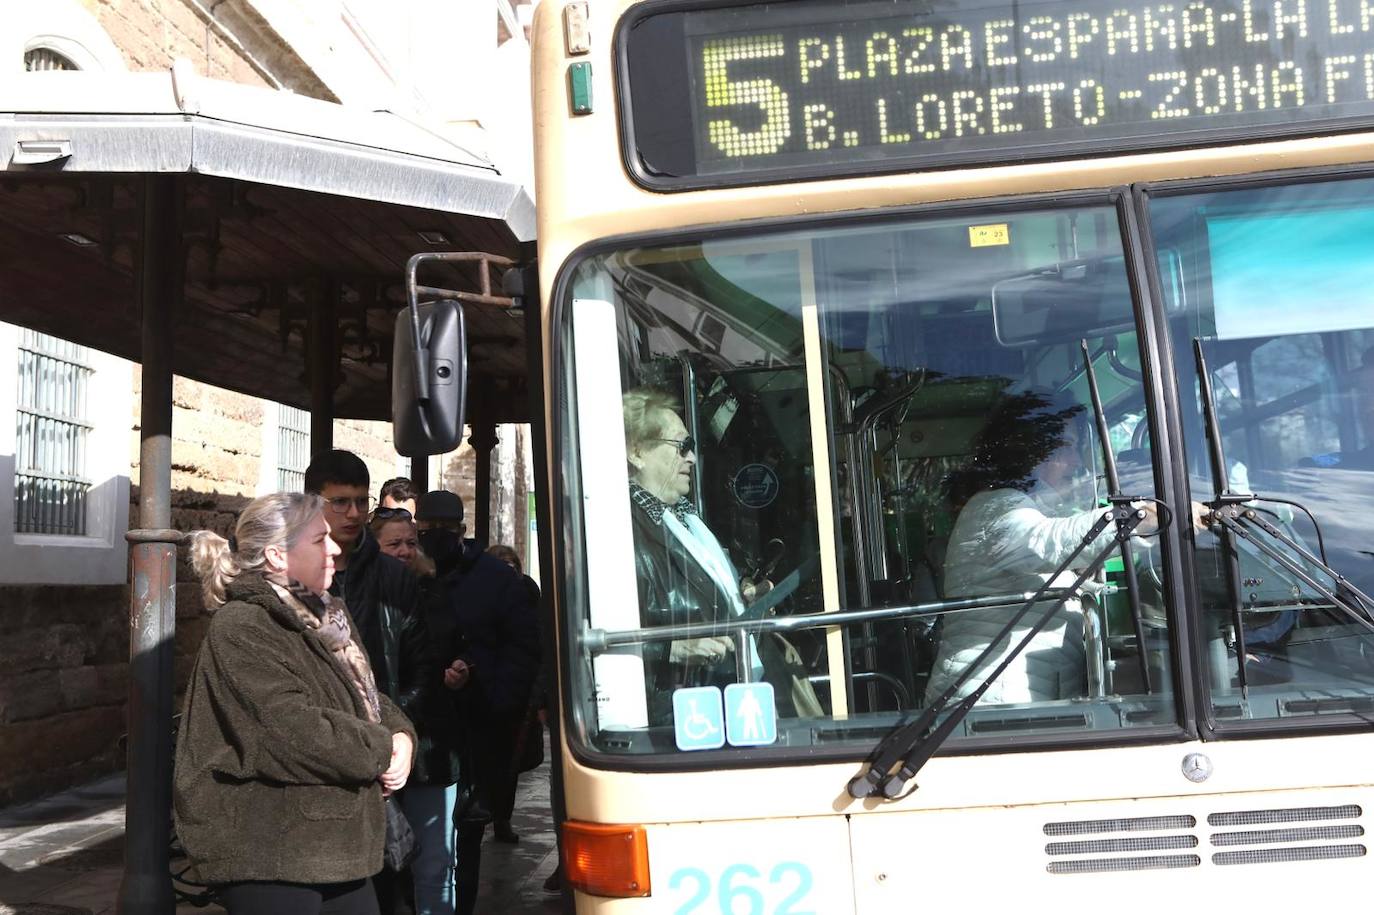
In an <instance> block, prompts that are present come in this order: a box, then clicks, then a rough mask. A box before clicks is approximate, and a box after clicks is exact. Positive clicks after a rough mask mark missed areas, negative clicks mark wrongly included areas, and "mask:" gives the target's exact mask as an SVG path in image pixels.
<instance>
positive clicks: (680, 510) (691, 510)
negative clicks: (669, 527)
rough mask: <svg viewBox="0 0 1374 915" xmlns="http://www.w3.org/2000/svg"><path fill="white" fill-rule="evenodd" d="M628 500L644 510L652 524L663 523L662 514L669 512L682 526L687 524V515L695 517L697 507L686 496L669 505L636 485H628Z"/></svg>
mask: <svg viewBox="0 0 1374 915" xmlns="http://www.w3.org/2000/svg"><path fill="white" fill-rule="evenodd" d="M630 498H631V499H632V500H633V501H634V503H635V504H636V505H638V506H639V507H640V508H641V509H643V510H644V513H645V514H646V515H648V516H649V517H650V518H652V519H653V522H654V524H662V523H663V513H664V512H665V511H669V510H671V511H672V513H673V514H674V515H677V520H679V521H681V522H682V523H683V524H686V523H687V516H688V515H695V514H696V513H697V507H696V506H695V505H693V504H692V500H691V499H688V498H687V497H686V496H683V497H682V498H681V499H678V500H677V501H676V502H675V503H673V504H672V505H669V504H668V503H667V502H664V501H663V500H662V499H660V498H659V497H658V496H656V495H654V494H653V493H651V492H649V490H647V489H645V488H644V487H643V486H640V485H639V484H638V483H631V484H630Z"/></svg>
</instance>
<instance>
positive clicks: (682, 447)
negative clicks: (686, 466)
mask: <svg viewBox="0 0 1374 915" xmlns="http://www.w3.org/2000/svg"><path fill="white" fill-rule="evenodd" d="M654 441H656V442H667V443H668V444H670V445H677V453H678V455H679V456H681V457H686V456H687V453H688V452H689V451H696V450H697V440H696V439H695V438H693V437H692V436H690V435H689V436H687V437H686V438H680V439H679V438H656V439H654Z"/></svg>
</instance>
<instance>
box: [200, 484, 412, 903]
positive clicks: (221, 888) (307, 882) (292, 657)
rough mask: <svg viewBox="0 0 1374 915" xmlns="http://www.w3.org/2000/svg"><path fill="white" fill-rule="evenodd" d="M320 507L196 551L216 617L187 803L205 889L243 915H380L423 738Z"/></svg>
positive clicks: (307, 500) (271, 509)
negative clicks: (379, 877)
mask: <svg viewBox="0 0 1374 915" xmlns="http://www.w3.org/2000/svg"><path fill="white" fill-rule="evenodd" d="M325 513H326V508H325V503H324V500H323V499H321V498H320V497H319V496H318V495H307V494H303V493H275V494H273V495H268V496H263V497H261V498H258V499H255V500H254V501H253V502H251V503H249V505H248V507H247V508H245V509H244V510H243V513H242V514H241V515H240V516H239V520H238V523H237V526H236V528H235V545H234V546H233V547H231V546H230V543H229V542H228V541H226V540H225V539H224V538H223V537H221V536H219V535H218V534H215V533H213V532H211V531H197V532H195V533H193V534H191V535H189V539H190V556H191V563H192V566H193V567H194V568H195V570H196V572H197V573H198V575H199V576H200V578H201V582H202V590H203V592H204V595H205V603H206V606H207V607H208V608H210V609H211V610H213V611H214V616H213V617H212V618H211V621H210V627H209V629H208V630H207V632H206V635H205V638H204V640H203V641H202V642H201V645H200V650H199V651H198V653H197V655H196V662H195V667H194V669H193V670H192V672H191V677H190V681H189V684H188V687H187V692H186V701H185V707H184V711H183V715H182V721H181V732H180V739H179V740H178V741H177V752H176V768H175V776H174V781H173V799H174V807H175V816H176V828H177V835H178V836H179V837H180V839H181V842H182V845H183V846H184V847H185V849H186V852H187V855H188V856H189V858H190V861H191V867H192V870H191V876H192V878H193V879H196V880H198V881H199V882H203V883H207V884H211V885H214V886H216V887H217V889H218V896H217V900H218V901H219V902H220V903H221V904H222V905H224V906H225V908H226V909H227V910H228V912H229V913H230V915H247V913H253V915H277V913H281V915H285V913H292V915H300V913H304V915H316V913H331V915H335V913H337V915H375V913H376V912H377V901H376V897H375V895H374V893H373V890H372V887H371V885H370V882H369V878H370V877H371V876H372V875H374V874H376V873H377V872H378V871H380V870H381V868H382V846H383V839H384V836H385V831H386V830H385V812H384V809H383V800H382V799H383V796H384V795H389V794H391V793H393V792H396V791H399V790H400V789H401V788H403V787H404V786H405V784H406V780H407V777H408V776H409V773H410V768H411V759H412V754H413V750H414V747H415V731H414V728H413V727H412V726H411V724H410V722H409V721H408V720H407V718H406V716H405V715H404V714H402V713H401V711H400V710H399V709H398V708H397V707H396V705H395V704H394V703H393V702H392V701H391V700H390V699H389V698H388V697H387V695H386V693H385V692H384V691H381V690H379V689H378V688H377V684H376V681H375V680H374V679H373V675H372V665H371V664H370V662H369V659H368V655H367V652H366V650H365V649H364V647H363V645H362V643H361V641H360V640H359V637H358V632H357V629H356V628H355V627H354V625H353V619H352V617H351V616H350V615H349V613H348V610H347V609H346V608H345V607H344V605H343V602H342V601H340V600H339V599H337V598H335V597H333V596H331V595H330V594H329V585H330V582H331V581H332V579H333V577H334V561H335V558H336V557H337V556H338V554H339V547H338V546H337V544H336V543H335V542H334V540H333V539H332V538H330V536H329V524H328V523H327V521H326V514H325Z"/></svg>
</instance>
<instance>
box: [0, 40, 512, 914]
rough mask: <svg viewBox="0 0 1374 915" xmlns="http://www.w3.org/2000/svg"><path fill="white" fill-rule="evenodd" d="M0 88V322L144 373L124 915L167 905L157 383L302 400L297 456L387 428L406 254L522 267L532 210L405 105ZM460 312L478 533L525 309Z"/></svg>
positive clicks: (21, 83) (245, 93) (83, 79)
mask: <svg viewBox="0 0 1374 915" xmlns="http://www.w3.org/2000/svg"><path fill="white" fill-rule="evenodd" d="M5 88H6V92H5V94H4V96H3V98H0V201H3V205H0V264H2V266H0V320H4V321H6V322H9V323H12V324H17V325H20V326H23V327H27V328H31V329H33V330H37V331H40V332H43V333H48V334H52V335H55V336H59V337H62V338H65V339H67V340H71V341H73V342H75V343H79V344H82V345H86V346H90V347H92V348H94V349H98V350H102V351H104V352H109V353H113V354H115V355H117V356H121V357H123V358H126V359H129V360H131V361H135V362H138V363H141V365H142V385H141V397H142V401H141V404H140V414H141V422H140V428H141V445H140V455H139V463H140V466H139V478H140V486H139V496H138V499H139V508H140V512H139V519H140V521H139V529H137V530H132V531H129V533H128V535H127V537H128V540H129V542H130V550H131V557H130V558H131V570H132V572H131V575H132V581H131V592H130V593H131V607H130V618H129V619H130V629H129V631H130V646H129V651H130V654H129V660H130V672H129V683H130V686H129V748H128V796H127V805H128V808H127V809H128V815H127V852H126V861H125V872H124V881H123V886H122V888H121V892H120V911H122V912H126V913H135V912H137V913H143V912H148V913H153V912H158V913H161V912H170V911H171V910H172V892H171V885H170V881H169V879H168V871H167V854H168V848H167V846H168V842H167V838H168V837H167V817H168V811H169V807H170V792H171V750H172V748H171V735H170V728H169V725H170V722H171V717H172V713H173V709H172V702H173V691H174V683H173V673H172V663H173V643H172V639H173V635H174V619H175V600H174V592H173V587H174V582H175V577H176V573H175V558H176V543H177V541H178V540H179V539H180V535H179V534H178V532H176V531H174V530H171V529H170V528H171V456H172V455H171V451H172V438H171V435H172V377H173V375H181V376H184V377H187V378H191V379H194V380H197V381H201V382H205V383H207V384H211V385H215V386H217V387H222V388H226V389H229V390H233V391H238V392H240V393H244V394H248V395H252V396H257V397H263V398H267V399H270V400H276V401H279V402H282V403H286V404H290V405H293V406H297V407H301V408H305V409H308V410H309V411H310V413H311V442H312V448H314V449H316V450H319V449H322V448H326V447H329V446H330V443H331V440H332V434H331V429H332V423H333V420H334V419H335V418H336V417H338V418H356V419H372V420H387V419H390V404H389V391H390V379H389V366H390V360H391V349H392V327H393V325H394V323H395V318H396V315H397V313H398V312H399V310H400V309H401V308H402V307H403V305H404V303H405V292H404V283H403V272H404V268H405V264H406V261H407V259H408V258H409V257H410V256H411V255H412V254H415V253H417V252H420V251H445V250H463V251H480V252H486V253H490V254H494V255H499V256H501V257H506V258H511V259H513V260H517V261H518V260H522V259H524V258H525V257H526V256H527V255H528V253H529V251H530V243H531V242H532V240H533V235H534V207H533V203H532V201H531V199H530V197H529V195H528V193H527V192H526V190H525V189H524V188H523V187H522V186H521V185H520V184H518V183H517V182H514V181H512V180H511V179H509V178H507V177H504V176H502V175H501V174H500V172H499V171H498V170H497V169H496V168H495V167H494V166H493V165H492V164H491V163H490V162H488V161H486V160H485V159H484V158H483V157H482V156H481V155H478V154H475V153H473V152H471V151H468V150H465V149H463V148H462V147H460V146H458V145H456V144H454V143H453V142H451V141H449V140H447V139H445V138H444V137H442V136H440V135H438V134H436V133H434V132H432V131H430V130H428V129H426V128H425V127H423V126H421V125H419V124H416V123H414V122H412V121H409V120H407V119H405V118H403V117H400V116H397V115H395V114H390V113H386V112H366V111H357V110H353V109H349V108H345V107H343V106H339V105H335V104H331V103H328V102H321V101H316V100H313V99H307V98H302V97H298V96H295V95H292V94H290V93H285V92H280V91H273V90H268V89H259V88H255V87H246V86H241V85H236V84H231V83H224V82H219V81H214V80H209V79H204V78H201V77H199V76H197V75H196V74H195V73H194V72H193V71H192V70H191V69H190V67H189V66H183V65H182V64H178V65H177V66H175V67H173V68H172V69H171V71H169V72H166V73H140V74H128V75H118V76H112V75H109V74H93V73H81V72H49V73H32V74H25V75H23V76H19V77H16V78H15V79H13V80H11V81H10V83H9V84H7V85H6V87H5ZM484 269H486V268H484V267H483V266H481V265H480V264H456V265H449V264H445V265H438V266H435V267H434V268H433V272H432V274H427V275H426V276H424V277H423V278H422V280H421V281H422V282H423V283H424V284H425V285H429V286H438V287H446V288H451V289H456V290H461V291H478V290H480V289H481V288H482V285H483V282H484V277H482V276H481V275H480V273H481V271H483V270H484ZM485 281H486V282H487V283H489V284H493V285H494V286H495V288H497V289H499V288H500V286H499V283H500V278H499V277H491V276H487V277H486V278H485ZM467 313H468V314H467V324H468V339H469V348H470V361H469V365H470V369H469V371H470V373H471V387H470V391H471V393H470V395H469V398H468V404H469V407H468V415H469V418H470V423H471V425H472V427H473V436H472V440H473V442H474V445H475V447H477V449H478V456H479V460H478V481H477V482H478V493H477V496H478V498H477V502H478V506H477V512H478V517H477V519H476V521H477V526H478V529H479V530H478V533H479V536H480V535H481V533H482V527H483V525H484V523H485V522H486V518H485V511H484V509H485V500H484V499H483V492H484V489H485V490H486V491H489V486H490V480H489V476H487V475H486V474H484V473H483V470H487V473H488V474H489V469H488V468H489V461H487V460H482V459H481V458H483V457H486V456H489V454H490V448H491V447H492V444H494V434H493V432H494V424H496V423H501V422H526V421H529V419H530V415H529V403H530V401H529V396H528V391H529V385H528V380H527V379H528V378H529V371H528V366H527V362H526V359H527V353H526V347H525V339H526V331H525V324H526V317H525V316H523V315H521V314H520V313H519V312H517V311H516V310H515V309H503V308H500V307H469V308H468V309H467ZM533 319H534V316H533V315H531V316H530V320H533ZM416 465H417V468H416V469H417V471H418V470H419V469H420V467H422V466H423V462H416ZM417 475H418V474H417ZM484 477H486V479H485V480H484V479H483V478H484ZM417 483H418V484H419V485H421V486H422V487H423V486H424V485H425V482H424V481H423V480H422V479H419V480H417Z"/></svg>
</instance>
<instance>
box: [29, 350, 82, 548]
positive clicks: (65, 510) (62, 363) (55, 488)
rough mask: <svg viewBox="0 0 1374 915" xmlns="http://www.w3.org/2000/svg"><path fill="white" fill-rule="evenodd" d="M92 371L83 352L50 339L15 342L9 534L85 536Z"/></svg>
mask: <svg viewBox="0 0 1374 915" xmlns="http://www.w3.org/2000/svg"><path fill="white" fill-rule="evenodd" d="M91 374H92V369H91V366H90V362H89V355H88V352H87V349H86V347H84V346H77V345H76V344H75V343H69V342H68V341H66V340H59V339H58V338H56V337H50V336H48V335H47V334H40V333H38V332H36V331H32V330H22V331H20V334H19V377H18V381H19V385H18V397H17V402H16V404H15V435H14V438H15V450H14V466H15V474H14V530H15V532H16V533H21V534H65V535H69V536H77V537H80V536H84V535H85V534H86V507H87V497H88V495H89V493H90V489H91V481H90V480H89V479H88V478H87V476H86V439H87V436H88V434H89V433H90V431H91V424H90V422H88V419H87V411H86V401H87V396H88V393H89V387H90V378H91Z"/></svg>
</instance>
